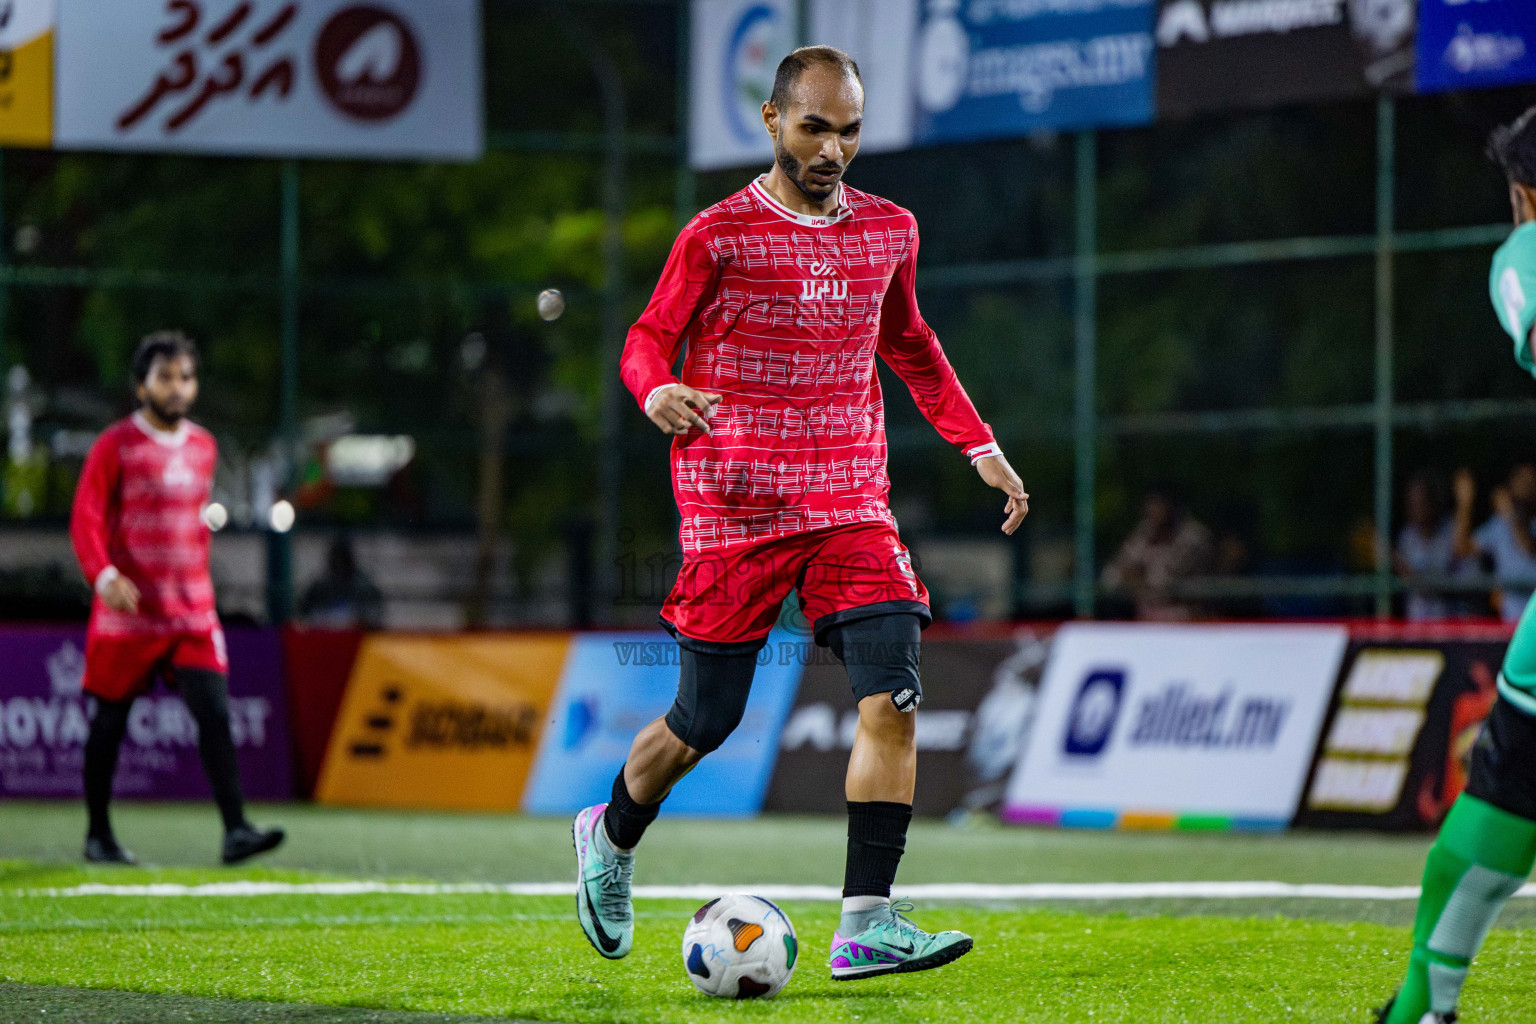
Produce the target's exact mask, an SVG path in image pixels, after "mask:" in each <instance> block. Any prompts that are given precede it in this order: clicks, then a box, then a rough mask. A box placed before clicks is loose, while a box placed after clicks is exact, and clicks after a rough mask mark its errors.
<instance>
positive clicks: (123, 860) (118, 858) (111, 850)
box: [85, 836, 139, 864]
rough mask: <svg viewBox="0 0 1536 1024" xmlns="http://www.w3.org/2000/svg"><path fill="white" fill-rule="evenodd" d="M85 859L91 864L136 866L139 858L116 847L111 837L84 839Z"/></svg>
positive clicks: (115, 842)
mask: <svg viewBox="0 0 1536 1024" xmlns="http://www.w3.org/2000/svg"><path fill="white" fill-rule="evenodd" d="M85 859H86V860H88V861H90V862H91V863H92V864H137V863H138V862H139V858H137V857H135V856H134V855H133V854H132V853H130V852H129V851H127V850H125V849H123V848H122V847H121V846H118V845H117V840H116V839H114V838H112V837H111V836H107V837H106V838H105V839H103V838H101V837H100V836H86V837H85Z"/></svg>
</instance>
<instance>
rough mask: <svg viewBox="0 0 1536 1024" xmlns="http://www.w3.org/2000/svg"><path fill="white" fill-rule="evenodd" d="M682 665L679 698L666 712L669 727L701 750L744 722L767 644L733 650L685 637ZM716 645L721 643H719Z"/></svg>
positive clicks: (722, 739)
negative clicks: (701, 646)
mask: <svg viewBox="0 0 1536 1024" xmlns="http://www.w3.org/2000/svg"><path fill="white" fill-rule="evenodd" d="M680 646H681V647H682V652H681V653H682V671H681V672H680V673H679V674H678V680H677V699H676V700H675V701H673V702H672V708H671V710H669V711H668V712H667V728H669V729H671V730H672V734H673V735H674V736H676V737H677V738H678V739H680V740H682V741H683V742H684V743H686V744H688V746H690V747H692V748H693V749H694V750H697V751H698V752H699V753H701V754H708V753H709V752H711V751H713V750H715V749H717V748H718V747H719V746H720V744H722V743H724V742H725V740H726V737H728V736H730V734H731V733H732V732H734V731H735V730H736V726H738V725H740V724H741V716H742V714H743V713H744V712H745V711H746V709H747V695H748V694H749V693H751V691H752V675H753V673H754V672H756V670H757V652H758V651H759V650H761V649H762V644H760V643H759V644H748V645H743V647H742V649H741V650H739V651H732V652H731V653H706V652H704V651H701V650H698V649H696V647H695V646H694V645H692V644H687V643H681V644H680ZM715 649H716V651H719V650H720V645H715Z"/></svg>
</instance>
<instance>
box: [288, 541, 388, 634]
mask: <svg viewBox="0 0 1536 1024" xmlns="http://www.w3.org/2000/svg"><path fill="white" fill-rule="evenodd" d="M299 617H300V618H302V619H303V620H304V621H305V622H306V623H308V624H309V625H311V626H323V627H326V628H328V629H378V628H379V627H381V626H382V625H383V624H384V595H383V594H381V593H380V592H379V588H378V587H376V586H374V585H373V581H372V580H370V579H369V578H368V577H367V576H365V575H363V573H362V572H361V571H360V570H359V569H358V568H357V557H356V555H354V554H353V552H352V541H351V539H350V538H349V537H347V536H346V535H345V534H342V535H340V536H338V537H337V538H336V539H335V540H333V541H331V550H330V554H329V555H328V556H327V558H326V567H325V572H324V573H323V574H322V575H320V576H319V577H318V578H317V579H316V580H315V581H314V582H313V583H311V584H310V585H309V587H308V589H306V590H305V591H304V598H303V600H301V601H300V602H299Z"/></svg>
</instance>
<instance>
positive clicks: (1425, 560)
mask: <svg viewBox="0 0 1536 1024" xmlns="http://www.w3.org/2000/svg"><path fill="white" fill-rule="evenodd" d="M1459 479H1460V474H1458V480H1459ZM1403 519H1404V520H1405V522H1404V525H1403V529H1402V532H1400V533H1399V534H1398V535H1397V549H1396V550H1395V551H1393V552H1392V562H1393V566H1394V568H1395V569H1396V570H1397V574H1398V575H1399V576H1402V577H1404V578H1405V579H1407V580H1410V581H1411V580H1412V579H1413V578H1414V577H1416V576H1418V577H1424V576H1429V577H1440V578H1441V580H1442V582H1443V580H1444V578H1446V577H1450V576H1456V575H1458V574H1460V573H1461V572H1462V571H1463V570H1464V568H1465V567H1466V566H1467V565H1469V564H1470V563H1469V560H1468V559H1465V558H1460V557H1457V554H1456V519H1455V517H1454V516H1452V515H1451V510H1450V495H1449V494H1448V493H1447V491H1446V487H1445V478H1444V477H1442V476H1441V475H1440V474H1439V473H1436V472H1434V471H1433V470H1427V469H1426V470H1420V471H1419V472H1418V473H1416V474H1414V476H1413V478H1412V479H1410V480H1409V481H1408V489H1407V491H1406V492H1404V495H1403ZM1469 522H1470V520H1469ZM1459 610H1460V608H1459V605H1458V602H1457V601H1456V599H1455V597H1454V596H1453V595H1447V594H1446V593H1445V592H1444V591H1442V590H1436V589H1435V587H1434V585H1433V584H1432V583H1431V584H1428V585H1425V586H1421V587H1414V588H1412V589H1410V590H1409V591H1408V600H1407V604H1406V606H1405V608H1404V611H1403V614H1404V617H1405V618H1407V619H1408V621H1409V622H1431V621H1434V620H1436V619H1448V618H1450V617H1452V616H1453V615H1455V614H1456V613H1457V612H1458V611H1459Z"/></svg>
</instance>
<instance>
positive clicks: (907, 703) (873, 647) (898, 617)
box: [827, 613, 923, 711]
mask: <svg viewBox="0 0 1536 1024" xmlns="http://www.w3.org/2000/svg"><path fill="white" fill-rule="evenodd" d="M922 634H923V622H922V619H921V618H919V617H918V616H917V615H912V614H906V613H899V614H894V615H875V616H871V617H870V618H867V619H855V620H854V621H852V622H846V623H843V624H841V625H837V626H833V627H832V628H831V629H830V630H828V631H827V644H828V646H830V647H831V648H832V653H833V654H835V655H837V658H838V660H839V661H841V662H842V663H843V664H844V665H845V666H846V667H847V669H848V685H849V686H851V687H853V696H854V699H856V700H863V699H864V698H865V697H872V696H874V695H875V694H877V693H888V694H890V695H891V703H892V704H894V705H896V708H897V710H898V711H915V710H917V706H918V705H919V704H921V703H922V702H923V683H922V680H921V679H920V678H919V675H918V664H919V663H920V661H921V660H922V658H921V652H922Z"/></svg>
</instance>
